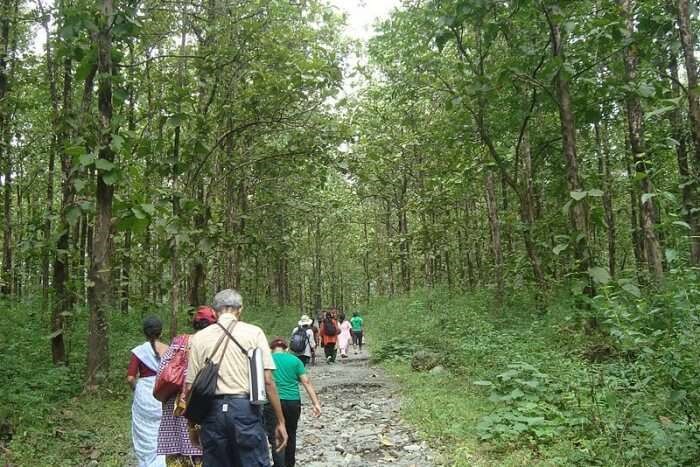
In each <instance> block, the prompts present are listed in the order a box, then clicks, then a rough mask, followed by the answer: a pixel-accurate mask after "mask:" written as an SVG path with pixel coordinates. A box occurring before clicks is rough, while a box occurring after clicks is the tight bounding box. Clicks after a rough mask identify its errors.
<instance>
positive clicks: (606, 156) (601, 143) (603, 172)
mask: <svg viewBox="0 0 700 467" xmlns="http://www.w3.org/2000/svg"><path fill="white" fill-rule="evenodd" d="M604 128H606V127H603V128H601V125H600V123H598V122H596V123H595V125H594V129H595V136H596V146H597V147H598V173H599V175H600V178H601V180H602V183H603V212H604V218H605V232H606V238H607V242H608V272H609V273H610V276H611V277H615V275H616V273H617V263H616V242H615V241H616V226H615V211H614V209H613V199H612V178H611V175H610V148H609V145H608V133H607V131H604Z"/></svg>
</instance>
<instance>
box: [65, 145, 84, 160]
mask: <svg viewBox="0 0 700 467" xmlns="http://www.w3.org/2000/svg"><path fill="white" fill-rule="evenodd" d="M64 151H65V153H66V154H67V155H69V156H71V157H78V156H82V155H83V154H85V148H84V147H82V146H77V145H74V146H68V147H66V148H65V149H64Z"/></svg>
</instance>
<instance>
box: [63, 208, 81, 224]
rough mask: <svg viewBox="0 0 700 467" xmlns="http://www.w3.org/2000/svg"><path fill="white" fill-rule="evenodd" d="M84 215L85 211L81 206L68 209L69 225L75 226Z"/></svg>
mask: <svg viewBox="0 0 700 467" xmlns="http://www.w3.org/2000/svg"><path fill="white" fill-rule="evenodd" d="M82 214H83V210H82V209H80V206H75V205H73V206H70V207H68V208H67V209H66V222H68V225H70V226H74V225H75V224H77V223H78V220H80V216H81V215H82Z"/></svg>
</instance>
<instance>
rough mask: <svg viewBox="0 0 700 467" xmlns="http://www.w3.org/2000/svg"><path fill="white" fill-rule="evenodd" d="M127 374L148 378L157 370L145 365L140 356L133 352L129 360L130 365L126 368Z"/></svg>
mask: <svg viewBox="0 0 700 467" xmlns="http://www.w3.org/2000/svg"><path fill="white" fill-rule="evenodd" d="M126 375H127V376H133V377H134V378H135V377H137V376H138V377H139V378H148V377H149V376H155V375H156V372H155V371H153V370H151V369H150V368H148V367H147V366H146V365H144V364H143V363H142V362H141V360H139V358H138V357H137V356H136V355H134V354H131V360H130V361H129V367H128V368H127V370H126Z"/></svg>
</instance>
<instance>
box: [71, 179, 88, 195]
mask: <svg viewBox="0 0 700 467" xmlns="http://www.w3.org/2000/svg"><path fill="white" fill-rule="evenodd" d="M85 185H87V182H86V181H85V179H82V178H76V179H74V180H73V187H74V188H75V191H76V192H78V193H80V192H81V191H83V188H85Z"/></svg>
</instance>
